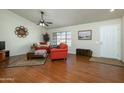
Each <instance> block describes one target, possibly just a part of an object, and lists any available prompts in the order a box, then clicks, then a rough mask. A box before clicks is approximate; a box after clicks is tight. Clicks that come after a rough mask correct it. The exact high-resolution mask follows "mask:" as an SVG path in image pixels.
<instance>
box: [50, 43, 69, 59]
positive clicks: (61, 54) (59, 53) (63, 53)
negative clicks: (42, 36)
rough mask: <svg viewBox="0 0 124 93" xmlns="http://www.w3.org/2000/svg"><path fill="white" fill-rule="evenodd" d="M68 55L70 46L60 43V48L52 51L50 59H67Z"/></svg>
mask: <svg viewBox="0 0 124 93" xmlns="http://www.w3.org/2000/svg"><path fill="white" fill-rule="evenodd" d="M67 55H68V45H67V44H65V43H60V45H59V48H52V49H50V56H49V57H50V59H51V60H53V59H66V58H67Z"/></svg>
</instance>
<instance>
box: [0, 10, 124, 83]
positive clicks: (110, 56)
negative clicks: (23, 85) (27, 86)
mask: <svg viewBox="0 0 124 93" xmlns="http://www.w3.org/2000/svg"><path fill="white" fill-rule="evenodd" d="M0 14H1V15H0V20H1V21H0V28H1V31H0V41H4V42H5V49H6V50H9V53H10V54H9V59H6V60H2V61H1V64H0V65H1V68H0V69H1V71H0V72H1V76H0V82H71V83H72V82H124V79H123V78H124V75H123V74H124V72H123V70H124V68H123V66H124V64H123V62H124V43H123V42H124V37H123V36H124V31H123V30H124V26H123V24H124V10H123V9H114V10H110V9H77V10H75V9H60V10H59V9H42V10H40V9H20V10H18V9H1V10H0ZM42 20H43V22H44V21H45V22H46V20H47V21H49V22H48V23H49V24H47V25H48V26H47V25H45V27H44V26H43V24H42V23H43V22H42ZM39 21H40V23H41V24H42V25H41V26H40V23H39ZM46 23H47V22H46ZM19 29H21V30H19ZM23 29H24V30H25V31H23V32H26V34H25V33H23V32H22V33H20V34H21V35H20V34H18V31H20V32H21V31H22V30H23ZM106 31H107V32H106ZM108 31H109V32H108ZM104 32H105V33H104ZM23 34H24V35H23ZM45 34H47V35H48V37H49V39H48V40H46V41H47V42H49V46H50V49H49V51H47V52H48V53H47V52H46V50H45V51H44V49H40V51H39V50H38V51H35V49H32V47H35V46H38V44H39V42H40V44H41V45H42V44H43V46H45V45H44V42H46V41H45V40H44V38H43V36H44V35H45ZM83 35H84V36H85V35H88V36H87V37H85V38H83ZM23 36H24V37H23ZM63 42H64V43H65V42H66V45H67V47H68V48H67V50H64V49H61V50H60V49H59V48H60V47H61V45H60V43H63ZM106 42H107V43H106ZM104 43H105V44H104ZM33 44H34V46H33ZM35 44H36V45H35ZM41 45H40V46H41ZM49 46H48V47H49ZM62 47H65V46H63V45H62ZM35 48H36V47H35ZM58 49H59V50H58ZM32 50H33V52H35V53H36V52H37V53H39V54H40V53H41V55H43V53H45V54H47V56H46V55H45V59H44V60H42V61H43V63H42V62H41V63H40V62H36V61H39V59H40V61H41V59H42V58H38V59H37V58H36V59H35V58H34V57H35V55H34V54H32V53H30V52H31V51H32ZM36 50H37V49H36ZM63 50H64V52H63ZM113 50H114V51H113ZM54 51H57V52H55V53H54ZM58 51H62V52H58ZM81 51H82V52H81ZM108 51H109V52H108ZM78 52H79V53H78ZM1 54H2V53H1ZM59 55H60V56H59ZM63 55H64V56H63ZM32 57H33V58H32ZM59 57H60V58H59ZM100 57H103V58H102V59H98V60H102V61H101V63H100V62H94V61H93V60H94V59H93V60H92V61H90V59H91V58H100ZM26 58H27V59H28V58H29V59H30V60H28V61H27V59H26ZM54 58H55V60H54ZM23 59H25V60H26V61H25V62H27V63H25V64H26V65H28V66H26V65H24V64H22V63H23V62H22V61H24V60H23ZM33 59H34V61H33ZM13 60H14V61H13ZM96 60H97V59H95V61H96ZM103 60H104V61H105V60H107V62H104V61H103ZM16 61H18V62H20V63H18V64H15V63H16ZM114 61H115V62H114ZM35 63H37V64H35ZM8 64H9V65H8ZM39 64H40V65H39ZM4 65H7V67H4ZM18 65H19V66H18ZM29 65H30V66H29ZM36 65H38V66H36ZM59 66H60V67H59ZM87 68H88V69H87ZM27 70H28V72H26V71H27ZM73 70H75V71H73ZM78 71H79V72H78ZM91 71H92V72H91ZM112 71H114V72H115V73H111V72H112ZM106 72H107V73H106ZM24 73H25V74H26V75H25V77H22V75H24ZM29 73H30V74H29ZM86 73H88V74H86ZM62 75H63V76H62ZM37 76H39V77H38V78H36V77H37ZM112 77H114V78H112ZM25 78H27V79H25Z"/></svg>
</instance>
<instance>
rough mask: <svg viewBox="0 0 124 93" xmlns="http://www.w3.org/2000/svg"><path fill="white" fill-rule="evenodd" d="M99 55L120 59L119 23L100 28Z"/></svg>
mask: <svg viewBox="0 0 124 93" xmlns="http://www.w3.org/2000/svg"><path fill="white" fill-rule="evenodd" d="M100 41H101V46H100V54H101V57H106V58H115V59H120V25H118V24H117V25H107V26H102V27H101V28H100Z"/></svg>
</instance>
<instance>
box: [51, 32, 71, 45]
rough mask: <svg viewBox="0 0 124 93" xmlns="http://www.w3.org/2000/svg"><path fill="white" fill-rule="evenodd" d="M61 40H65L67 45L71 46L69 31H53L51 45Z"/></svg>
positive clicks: (57, 43)
mask: <svg viewBox="0 0 124 93" xmlns="http://www.w3.org/2000/svg"><path fill="white" fill-rule="evenodd" d="M61 42H65V43H66V44H68V46H71V32H55V33H53V41H52V44H53V45H59V44H60V43H61Z"/></svg>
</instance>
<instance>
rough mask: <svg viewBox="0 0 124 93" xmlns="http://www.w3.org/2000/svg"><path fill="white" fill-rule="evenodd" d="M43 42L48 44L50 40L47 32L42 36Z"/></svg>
mask: <svg viewBox="0 0 124 93" xmlns="http://www.w3.org/2000/svg"><path fill="white" fill-rule="evenodd" d="M43 40H44V42H48V41H49V40H50V37H49V34H48V33H47V32H46V33H45V34H43Z"/></svg>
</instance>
